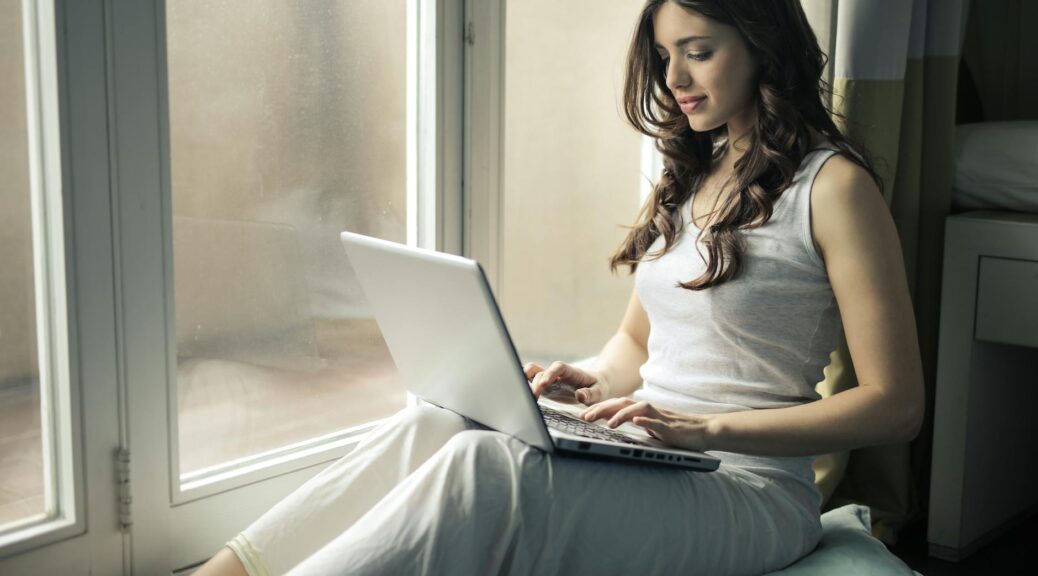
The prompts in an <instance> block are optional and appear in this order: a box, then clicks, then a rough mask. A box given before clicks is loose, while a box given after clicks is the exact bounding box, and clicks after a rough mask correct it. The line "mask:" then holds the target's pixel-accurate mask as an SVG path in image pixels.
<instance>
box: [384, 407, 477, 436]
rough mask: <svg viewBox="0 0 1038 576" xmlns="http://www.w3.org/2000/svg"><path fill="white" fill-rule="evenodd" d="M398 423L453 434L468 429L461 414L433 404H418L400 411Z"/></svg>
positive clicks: (427, 430)
mask: <svg viewBox="0 0 1038 576" xmlns="http://www.w3.org/2000/svg"><path fill="white" fill-rule="evenodd" d="M397 424H398V425H400V426H405V427H412V426H413V427H416V428H418V429H419V430H422V431H424V432H428V433H435V432H437V431H442V432H443V433H446V434H448V435H453V434H456V433H458V432H461V431H462V430H465V429H466V425H465V419H464V418H462V417H461V416H460V415H458V414H456V413H454V412H451V411H450V410H447V409H446V408H440V407H439V406H434V405H432V404H418V405H416V406H409V407H407V408H405V409H403V410H401V411H400V414H399V417H398V420H397Z"/></svg>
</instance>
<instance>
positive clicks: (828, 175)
mask: <svg viewBox="0 0 1038 576" xmlns="http://www.w3.org/2000/svg"><path fill="white" fill-rule="evenodd" d="M811 231H812V233H813V235H814V240H815V244H816V245H817V246H818V249H819V252H820V253H821V254H822V257H823V258H824V257H825V254H826V253H827V252H830V251H831V248H832V247H833V245H834V244H836V243H841V242H846V241H849V240H852V238H853V237H855V236H857V237H858V238H859V239H864V238H868V237H870V236H872V237H875V235H876V234H883V235H885V234H890V233H892V232H894V227H893V219H892V218H891V216H890V210H889V209H888V208H887V204H886V201H884V199H883V194H882V193H881V192H880V190H879V187H878V186H877V185H876V181H875V180H873V179H872V176H870V175H869V173H868V171H866V170H865V168H863V167H862V166H861V165H859V164H858V163H857V162H854V161H853V160H851V159H850V158H848V157H847V156H845V155H844V154H833V155H832V156H830V157H829V158H828V159H827V160H826V161H825V163H823V164H822V167H821V168H820V169H819V171H818V174H817V175H816V176H815V181H814V184H813V185H812V187H811ZM895 234H896V233H895Z"/></svg>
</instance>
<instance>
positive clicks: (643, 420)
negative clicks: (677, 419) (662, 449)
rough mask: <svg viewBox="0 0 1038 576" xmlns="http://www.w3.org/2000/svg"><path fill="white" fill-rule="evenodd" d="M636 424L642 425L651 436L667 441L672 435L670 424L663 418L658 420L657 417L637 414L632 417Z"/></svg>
mask: <svg viewBox="0 0 1038 576" xmlns="http://www.w3.org/2000/svg"><path fill="white" fill-rule="evenodd" d="M631 422H633V423H634V424H635V425H636V426H641V427H642V428H644V429H645V431H646V432H648V433H649V436H652V437H653V438H656V439H657V440H662V441H664V442H667V441H668V439H669V436H670V432H671V429H670V425H669V424H667V423H666V422H664V421H663V420H657V419H656V418H647V417H645V416H635V417H634V418H632V419H631Z"/></svg>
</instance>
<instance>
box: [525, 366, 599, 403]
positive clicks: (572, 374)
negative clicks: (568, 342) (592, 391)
mask: <svg viewBox="0 0 1038 576" xmlns="http://www.w3.org/2000/svg"><path fill="white" fill-rule="evenodd" d="M527 366H530V367H531V368H532V370H531V371H532V372H534V376H533V379H532V380H530V387H531V388H532V389H533V393H534V395H535V396H540V395H541V394H542V393H543V392H544V390H545V389H546V388H548V387H549V386H551V385H552V384H556V383H559V382H567V383H569V384H572V385H573V386H574V387H582V386H587V385H588V383H589V382H587V381H586V380H587V379H588V378H587V376H585V375H584V373H583V372H581V371H580V370H578V369H576V368H573V367H572V366H570V365H569V364H566V363H565V362H552V364H551V366H548V367H547V368H546V369H542V368H541V367H540V366H538V365H536V364H532V363H531V364H528V365H527Z"/></svg>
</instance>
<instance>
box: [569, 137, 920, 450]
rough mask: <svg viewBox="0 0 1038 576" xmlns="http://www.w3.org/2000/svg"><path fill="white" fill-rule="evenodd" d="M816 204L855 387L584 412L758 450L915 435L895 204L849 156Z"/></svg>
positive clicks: (914, 374)
mask: <svg viewBox="0 0 1038 576" xmlns="http://www.w3.org/2000/svg"><path fill="white" fill-rule="evenodd" d="M811 206H812V213H813V214H816V215H818V216H817V218H813V219H812V220H813V225H814V236H815V240H816V242H817V244H818V246H819V249H820V250H821V253H822V256H823V258H824V259H825V262H826V269H827V271H828V274H829V280H830V282H831V284H832V287H833V293H834V294H835V296H836V300H837V302H838V304H839V306H840V315H841V317H842V319H843V326H844V332H845V333H846V335H847V343H848V346H849V348H850V352H851V358H852V359H853V361H854V366H855V370H856V373H857V376H858V383H859V385H858V387H856V388H853V389H850V390H847V391H844V392H841V393H839V394H835V395H833V396H831V397H829V398H825V399H822V400H819V401H816V402H811V403H808V404H802V405H799V406H794V407H790V408H777V409H772V410H751V411H746V412H733V413H728V414H718V415H714V416H695V415H686V414H679V413H676V412H673V411H669V410H663V409H657V408H655V407H652V406H648V405H647V404H645V403H631V402H630V401H627V402H623V401H611V402H612V403H614V404H615V407H611V406H600V407H592V408H591V409H589V410H588V411H587V412H588V413H590V414H588V415H587V416H586V417H588V418H589V419H596V418H599V417H610V416H612V421H615V422H616V423H619V422H623V421H625V420H633V422H634V423H635V424H637V425H640V426H645V427H646V428H647V429H648V430H650V431H653V432H654V433H655V434H657V435H658V436H659V437H660V438H661V439H662V440H664V441H666V442H669V443H672V444H675V445H680V446H685V447H689V448H694V449H700V450H702V449H707V450H724V451H731V452H741V453H745V454H759V455H775V456H797V455H810V454H822V453H826V452H831V451H835V450H846V449H852V448H857V447H862V446H871V445H878V444H886V443H892V442H902V441H907V440H909V439H911V438H913V437H914V436H915V435H916V434H917V433H918V430H919V427H920V425H921V421H922V413H923V379H922V367H921V361H920V359H919V348H918V343H917V338H916V327H915V319H914V318H915V317H914V315H913V313H912V304H911V300H910V297H909V293H908V285H907V280H906V278H905V273H904V264H903V261H902V257H901V249H900V245H899V242H898V238H897V231H896V229H895V227H894V222H893V219H892V218H891V216H890V212H889V210H888V209H887V206H886V204H885V203H884V202H883V198H882V196H881V195H880V193H879V190H878V189H877V187H876V185H875V183H874V182H873V181H872V180H871V178H869V177H868V175H867V174H866V173H865V171H864V170H862V169H861V168H860V167H859V166H857V165H856V164H854V163H853V162H851V161H850V160H848V159H846V158H843V157H842V156H834V157H833V158H832V159H830V160H829V161H827V162H826V163H825V165H824V166H823V167H822V170H821V171H820V172H819V174H818V177H817V178H816V180H815V184H814V190H813V193H812V199H811Z"/></svg>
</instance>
